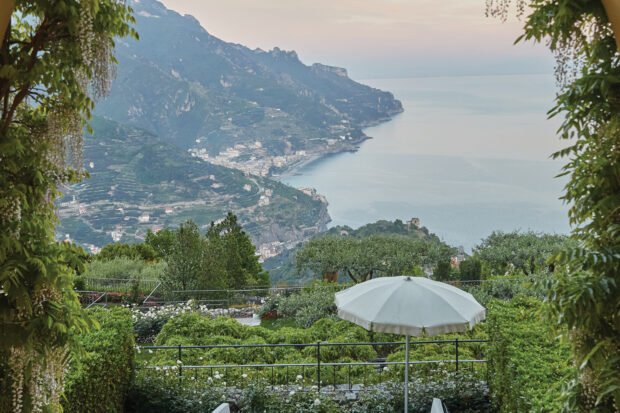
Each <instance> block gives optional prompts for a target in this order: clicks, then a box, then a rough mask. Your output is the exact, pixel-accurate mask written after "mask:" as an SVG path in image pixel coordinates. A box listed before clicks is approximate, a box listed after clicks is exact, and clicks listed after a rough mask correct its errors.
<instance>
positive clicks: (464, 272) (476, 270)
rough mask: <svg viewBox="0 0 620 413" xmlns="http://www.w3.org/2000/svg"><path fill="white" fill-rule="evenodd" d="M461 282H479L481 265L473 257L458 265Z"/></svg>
mask: <svg viewBox="0 0 620 413" xmlns="http://www.w3.org/2000/svg"><path fill="white" fill-rule="evenodd" d="M459 270H460V271H461V280H473V281H477V280H480V278H481V275H482V263H481V262H480V260H479V259H477V258H475V257H470V258H467V259H466V260H465V261H463V262H461V264H460V265H459Z"/></svg>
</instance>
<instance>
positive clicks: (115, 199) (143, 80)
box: [57, 0, 402, 257]
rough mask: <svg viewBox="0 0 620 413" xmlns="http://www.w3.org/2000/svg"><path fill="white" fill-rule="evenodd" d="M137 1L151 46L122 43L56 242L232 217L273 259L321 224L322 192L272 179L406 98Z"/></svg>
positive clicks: (346, 145) (350, 146)
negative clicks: (84, 175) (83, 172)
mask: <svg viewBox="0 0 620 413" xmlns="http://www.w3.org/2000/svg"><path fill="white" fill-rule="evenodd" d="M130 4H131V6H132V7H133V8H134V9H135V16H136V20H137V24H136V29H137V31H138V32H139V33H140V41H133V40H131V41H129V40H119V41H118V43H117V45H116V56H117V59H118V61H119V66H118V73H117V77H116V80H115V82H114V83H113V86H112V91H111V94H110V96H109V97H108V98H107V99H105V100H103V101H100V102H98V104H97V107H96V114H97V117H96V118H95V120H94V121H93V122H92V125H91V126H92V127H93V130H94V132H95V134H94V136H92V137H91V136H86V137H85V145H84V151H85V152H84V159H85V166H86V169H87V170H88V171H89V172H90V173H91V178H90V179H88V180H85V181H84V182H82V183H81V184H79V185H75V186H71V187H69V188H66V189H65V191H64V192H65V194H66V197H65V198H64V199H61V200H59V202H58V203H57V205H58V212H59V217H60V220H61V224H60V226H59V227H58V231H57V233H58V234H57V235H58V238H60V239H66V238H70V239H72V240H74V241H76V242H78V243H80V244H82V245H85V246H96V247H101V246H103V245H105V244H108V243H110V242H114V241H123V242H131V241H135V240H140V239H142V238H143V237H144V235H145V233H146V230H147V229H149V228H150V229H152V230H156V229H158V228H161V227H166V226H172V227H174V226H176V225H178V224H179V223H180V222H182V221H184V220H187V219H190V218H191V219H193V220H194V221H196V222H197V223H198V225H199V226H203V227H204V226H206V225H208V224H209V223H210V222H211V221H214V220H217V219H220V218H221V217H223V216H224V214H225V213H226V212H228V211H232V212H234V213H235V214H237V215H238V216H239V218H240V222H241V224H242V225H243V226H244V229H245V230H246V231H247V232H248V233H249V234H250V235H251V236H252V240H253V242H254V243H255V244H257V245H258V247H259V252H260V253H261V255H262V256H263V257H268V256H272V255H274V254H277V253H279V252H280V251H282V250H283V249H284V248H285V247H290V246H293V245H295V244H296V243H298V242H299V241H302V240H304V239H307V238H308V237H310V236H312V235H314V234H316V233H317V232H318V231H321V230H324V229H325V224H326V223H327V222H328V221H329V216H328V214H327V201H326V200H325V199H324V198H323V197H321V196H320V195H317V194H315V193H313V192H310V191H306V192H302V191H299V190H296V189H294V188H291V187H287V186H285V185H283V184H280V183H277V182H275V181H273V180H270V179H268V178H269V177H271V176H273V175H276V174H280V173H282V172H286V171H288V170H291V168H293V167H295V166H296V165H298V164H300V163H303V162H307V161H308V160H311V159H314V158H316V157H319V156H323V155H325V154H328V153H334V152H340V151H343V150H355V149H356V148H357V145H358V144H359V143H360V142H361V141H363V140H364V139H367V138H368V137H367V136H366V135H364V133H363V132H362V130H361V128H362V127H363V126H365V125H370V124H374V123H377V122H380V121H385V120H389V119H390V116H391V115H393V114H395V113H398V112H401V111H402V105H401V104H400V102H399V101H397V100H395V99H394V97H393V95H392V94H391V93H389V92H383V91H380V90H377V89H373V88H371V87H368V86H364V85H361V84H359V83H357V82H355V81H353V80H351V79H350V78H349V77H348V76H347V73H346V70H345V69H341V68H335V67H330V66H325V65H322V64H314V65H312V66H306V65H304V64H303V63H302V62H301V61H300V60H299V58H298V57H297V55H296V53H295V52H285V51H282V50H280V49H278V48H274V49H273V50H272V51H269V52H266V51H262V50H250V49H248V48H246V47H244V46H241V45H237V44H232V43H227V42H224V41H222V40H220V39H218V38H216V37H214V36H212V35H210V34H209V33H208V32H207V31H206V30H205V29H204V28H202V27H201V26H200V24H199V23H198V22H197V21H196V20H195V19H194V18H193V17H191V16H181V15H179V14H178V13H176V12H174V11H171V10H168V9H166V8H165V7H164V6H163V5H162V4H161V3H159V2H157V1H154V0H141V1H130ZM147 215H148V217H147ZM93 249H94V250H96V248H93Z"/></svg>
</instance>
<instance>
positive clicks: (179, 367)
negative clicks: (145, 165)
mask: <svg viewBox="0 0 620 413" xmlns="http://www.w3.org/2000/svg"><path fill="white" fill-rule="evenodd" d="M487 341H488V340H459V339H458V338H457V339H454V340H426V341H412V342H410V345H412V346H416V345H425V344H437V345H444V344H452V345H454V349H455V353H454V355H455V357H454V359H449V360H417V361H415V360H414V361H411V360H410V361H409V365H411V366H415V365H428V364H439V363H448V364H454V365H455V371H456V373H458V372H459V366H463V365H470V366H471V369H472V370H475V367H474V365H476V364H483V363H486V362H487V360H485V359H465V360H463V359H460V358H459V344H461V345H462V344H469V343H486V342H487ZM404 345H405V342H404V341H394V342H359V343H329V342H321V341H317V342H316V343H307V344H214V345H195V346H183V345H177V346H140V347H138V348H139V349H140V350H147V351H148V350H150V351H153V350H174V351H175V352H177V353H176V356H177V357H178V362H177V364H176V365H171V366H148V365H147V366H138V369H139V370H147V371H150V370H164V371H169V370H172V371H175V370H176V374H177V375H178V380H179V382H181V381H182V380H183V378H184V376H183V372H184V371H186V372H187V371H192V370H193V371H194V372H195V375H194V376H197V374H196V372H197V371H198V370H210V376H209V377H211V379H213V377H214V374H213V371H214V370H215V369H221V370H224V375H225V377H228V370H229V369H241V374H242V375H243V370H244V369H247V370H252V369H255V370H258V369H271V376H270V377H271V378H270V384H271V385H272V386H273V385H274V384H275V380H274V377H275V375H274V371H275V369H278V368H281V369H285V378H284V382H285V383H289V380H288V379H289V369H290V368H301V372H302V374H301V376H302V377H305V371H306V369H316V386H317V387H318V389H319V391H320V389H321V385H322V383H323V381H322V380H321V373H322V369H323V370H324V369H326V368H327V369H328V370H329V368H330V367H331V368H332V379H333V380H332V384H333V386H334V389H335V388H336V381H337V379H336V377H337V374H336V368H337V367H345V368H346V369H347V383H348V389H349V390H351V389H352V382H351V368H352V367H356V366H374V367H375V368H376V369H377V372H378V373H379V376H380V379H379V381H381V378H382V375H383V372H384V369H385V368H386V367H388V366H401V365H404V364H405V362H404V361H391V362H388V361H385V360H375V361H358V362H325V361H323V360H322V359H321V348H322V347H333V346H336V347H342V346H372V347H375V348H376V347H377V346H394V347H399V346H404ZM282 347H289V348H291V347H292V348H312V347H315V348H316V362H315V363H258V364H206V365H194V364H190V365H184V364H183V351H184V350H185V351H187V350H212V349H257V348H282ZM323 375H324V377H325V373H323ZM327 382H329V377H327ZM224 383H228V380H224Z"/></svg>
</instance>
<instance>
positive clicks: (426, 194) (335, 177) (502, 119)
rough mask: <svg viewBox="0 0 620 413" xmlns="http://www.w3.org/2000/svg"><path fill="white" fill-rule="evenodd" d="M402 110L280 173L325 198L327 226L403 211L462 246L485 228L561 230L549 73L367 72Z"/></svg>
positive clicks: (563, 213)
mask: <svg viewBox="0 0 620 413" xmlns="http://www.w3.org/2000/svg"><path fill="white" fill-rule="evenodd" d="M361 83H364V84H367V85H370V86H372V87H376V88H379V89H382V90H388V91H390V92H392V93H393V94H394V95H395V97H396V98H397V99H399V100H400V101H401V102H402V103H403V107H404V112H403V113H401V114H398V115H396V116H394V118H393V119H392V120H391V121H389V122H385V123H382V124H380V125H378V126H373V127H369V128H366V129H365V133H366V134H367V135H369V136H371V137H372V139H370V140H367V141H365V142H364V143H362V144H361V146H360V148H359V150H358V151H357V152H346V153H340V154H336V155H332V156H328V157H325V158H321V159H319V160H317V161H314V162H312V163H309V164H307V165H305V166H304V167H302V168H301V169H299V170H298V171H297V172H296V174H294V175H291V176H286V177H283V178H282V181H283V182H285V183H287V184H289V185H292V186H294V187H297V188H302V187H305V188H307V187H312V188H316V190H317V191H318V192H319V193H320V194H323V195H325V196H326V197H327V200H328V202H329V207H328V211H329V214H330V216H331V218H332V221H331V223H330V226H334V225H348V226H350V227H352V228H357V227H359V226H362V225H364V224H366V223H370V222H375V221H377V220H381V219H386V220H394V219H397V218H398V219H401V220H408V219H411V218H413V217H417V218H419V219H420V221H421V225H422V226H425V227H427V228H428V230H429V231H430V232H432V233H435V234H436V235H438V236H439V237H440V238H442V239H443V240H444V241H446V242H448V243H450V244H451V245H454V246H462V247H463V248H464V249H465V250H466V251H470V250H471V249H472V248H473V247H474V246H475V245H478V244H479V243H480V242H481V240H482V239H484V238H485V237H487V236H488V235H489V234H490V233H491V232H492V231H496V230H500V231H513V230H519V231H528V230H532V231H536V232H547V233H560V234H561V233H568V232H569V231H570V226H569V222H568V215H567V212H568V206H567V205H566V204H565V203H564V202H563V201H562V200H561V199H560V197H561V195H562V192H563V187H564V185H565V183H566V178H556V175H557V174H558V173H559V172H560V171H561V168H562V165H563V164H564V163H565V160H552V159H551V158H550V155H551V154H552V153H553V152H555V151H557V150H558V149H561V148H562V147H564V146H567V144H568V143H567V142H566V141H561V140H559V139H558V138H557V135H556V130H557V128H558V127H559V126H560V123H561V119H556V118H552V119H548V116H547V112H548V110H549V109H551V108H552V106H553V100H554V98H555V95H556V93H557V89H556V86H555V81H554V77H553V75H552V74H540V75H501V76H454V77H415V78H399V79H366V80H362V81H361Z"/></svg>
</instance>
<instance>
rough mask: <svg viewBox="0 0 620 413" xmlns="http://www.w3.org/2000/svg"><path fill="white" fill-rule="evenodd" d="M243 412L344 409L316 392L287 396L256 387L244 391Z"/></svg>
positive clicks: (332, 412) (296, 412)
mask: <svg viewBox="0 0 620 413" xmlns="http://www.w3.org/2000/svg"><path fill="white" fill-rule="evenodd" d="M240 404H241V405H240V406H239V407H240V411H241V412H251V413H254V412H268V413H279V412H291V413H310V412H320V413H336V412H341V411H342V409H341V408H340V407H339V406H338V404H337V403H336V402H335V401H333V400H331V399H330V398H328V397H326V396H324V395H320V394H315V393H314V392H295V391H292V392H291V393H289V394H287V395H286V396H283V395H280V394H277V393H275V394H274V393H270V392H269V391H268V390H267V388H266V386H262V385H255V386H250V387H248V388H247V389H245V390H244V392H243V395H242V401H241V403H240Z"/></svg>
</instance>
